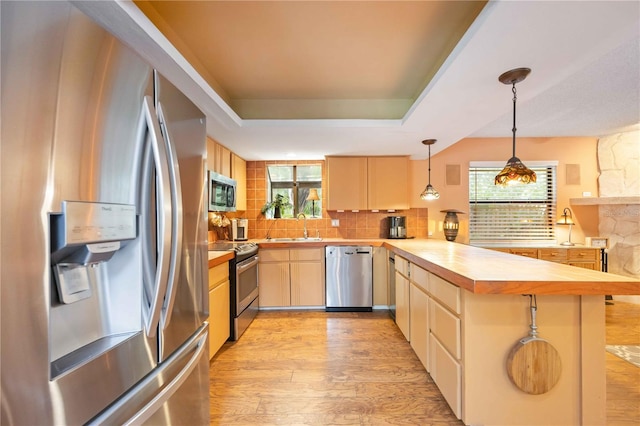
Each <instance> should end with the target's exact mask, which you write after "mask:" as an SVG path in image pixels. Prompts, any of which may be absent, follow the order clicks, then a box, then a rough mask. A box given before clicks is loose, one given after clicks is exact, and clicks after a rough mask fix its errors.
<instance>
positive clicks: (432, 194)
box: [420, 139, 440, 201]
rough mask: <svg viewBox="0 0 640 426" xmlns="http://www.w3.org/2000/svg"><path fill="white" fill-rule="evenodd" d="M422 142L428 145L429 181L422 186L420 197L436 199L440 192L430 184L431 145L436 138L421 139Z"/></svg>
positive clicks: (428, 199)
mask: <svg viewBox="0 0 640 426" xmlns="http://www.w3.org/2000/svg"><path fill="white" fill-rule="evenodd" d="M422 143H423V144H425V145H427V146H428V147H429V183H427V186H426V188H424V191H422V194H420V198H421V199H423V200H427V201H430V200H437V199H438V198H440V194H439V193H438V191H436V190H435V188H434V187H433V186H432V185H431V145H433V144H434V143H436V140H435V139H426V140H424V141H422Z"/></svg>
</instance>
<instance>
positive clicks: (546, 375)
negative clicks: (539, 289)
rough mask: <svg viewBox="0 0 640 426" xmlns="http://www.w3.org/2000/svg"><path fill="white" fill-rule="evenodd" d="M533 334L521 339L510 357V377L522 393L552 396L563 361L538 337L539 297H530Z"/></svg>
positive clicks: (549, 345) (508, 372)
mask: <svg viewBox="0 0 640 426" xmlns="http://www.w3.org/2000/svg"><path fill="white" fill-rule="evenodd" d="M529 300H530V303H529V308H530V310H531V325H530V328H531V332H530V333H529V336H528V337H525V338H523V339H520V340H519V341H518V343H516V344H515V346H514V347H513V348H512V349H511V352H509V356H508V357H507V374H508V375H509V379H511V382H513V384H514V385H516V387H518V389H520V390H522V391H523V392H526V393H528V394H532V395H540V394H543V393H546V392H549V390H551V388H553V387H554V386H555V385H556V383H558V380H559V379H560V373H561V372H562V361H561V359H560V354H559V353H558V351H557V350H556V348H554V347H553V345H552V344H551V343H549V342H547V341H546V340H544V339H541V338H539V337H538V327H537V326H536V311H537V309H538V306H537V301H536V297H535V295H529Z"/></svg>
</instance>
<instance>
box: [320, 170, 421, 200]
mask: <svg viewBox="0 0 640 426" xmlns="http://www.w3.org/2000/svg"><path fill="white" fill-rule="evenodd" d="M326 165H327V210H406V209H408V208H409V189H408V188H409V157H326Z"/></svg>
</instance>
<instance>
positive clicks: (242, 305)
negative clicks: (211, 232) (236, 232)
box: [209, 241, 259, 341]
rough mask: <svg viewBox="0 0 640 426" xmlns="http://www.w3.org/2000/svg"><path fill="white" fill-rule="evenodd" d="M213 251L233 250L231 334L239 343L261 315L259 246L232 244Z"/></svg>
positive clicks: (213, 247)
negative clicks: (241, 337)
mask: <svg viewBox="0 0 640 426" xmlns="http://www.w3.org/2000/svg"><path fill="white" fill-rule="evenodd" d="M209 250H233V251H234V252H235V256H234V258H233V259H232V260H230V261H229V282H230V295H231V297H230V299H231V300H230V303H231V305H230V307H231V309H230V311H231V330H230V337H229V340H232V341H235V340H238V339H239V338H240V336H241V335H242V333H244V331H245V330H246V329H247V327H249V324H251V321H253V319H254V318H255V316H256V315H257V313H258V300H259V299H258V245H257V244H255V243H247V242H244V243H232V242H228V241H222V242H215V243H211V244H209Z"/></svg>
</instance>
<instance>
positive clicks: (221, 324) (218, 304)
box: [209, 262, 231, 359]
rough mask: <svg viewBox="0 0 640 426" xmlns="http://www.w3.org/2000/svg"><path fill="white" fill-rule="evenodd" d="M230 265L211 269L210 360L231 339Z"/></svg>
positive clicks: (226, 264) (221, 265) (223, 264)
mask: <svg viewBox="0 0 640 426" xmlns="http://www.w3.org/2000/svg"><path fill="white" fill-rule="evenodd" d="M229 300H230V299H229V263H228V262H224V263H222V264H220V265H217V266H214V267H213V268H210V269H209V359H211V358H213V356H214V355H215V354H216V352H218V350H219V349H220V348H221V347H222V345H223V344H224V342H226V341H227V339H228V338H229V334H230V330H231V328H230V327H231V325H230V322H231V319H230V315H231V314H230V305H229Z"/></svg>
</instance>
